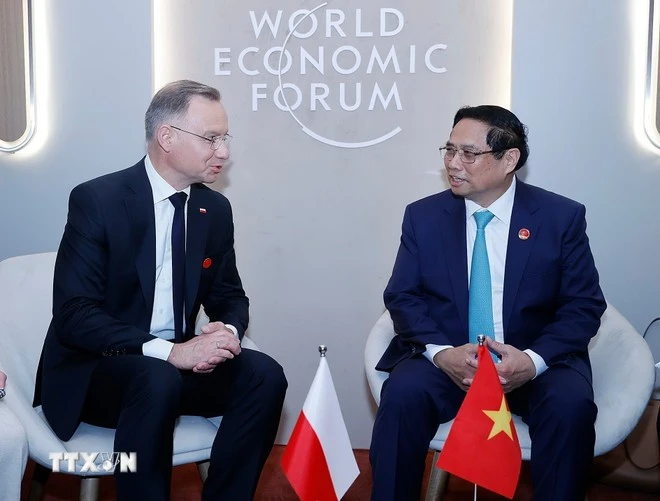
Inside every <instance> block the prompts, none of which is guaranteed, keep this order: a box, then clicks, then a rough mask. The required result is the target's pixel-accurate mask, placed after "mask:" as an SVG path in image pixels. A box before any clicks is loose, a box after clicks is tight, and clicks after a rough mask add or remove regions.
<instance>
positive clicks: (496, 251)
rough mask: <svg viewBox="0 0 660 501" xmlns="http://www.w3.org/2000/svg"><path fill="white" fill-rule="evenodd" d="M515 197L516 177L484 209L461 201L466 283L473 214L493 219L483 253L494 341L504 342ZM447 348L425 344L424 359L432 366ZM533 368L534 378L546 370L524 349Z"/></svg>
mask: <svg viewBox="0 0 660 501" xmlns="http://www.w3.org/2000/svg"><path fill="white" fill-rule="evenodd" d="M515 194H516V177H515V176H514V177H513V181H512V183H511V186H509V189H508V190H506V191H505V192H504V194H502V196H501V197H500V198H498V199H497V200H495V201H494V202H493V203H492V204H491V205H490V206H489V207H488V208H487V209H486V208H484V207H481V206H480V205H478V204H477V203H475V202H473V201H472V200H468V199H465V239H466V244H467V245H466V247H467V262H468V269H467V273H468V283H470V273H471V263H472V249H473V248H474V240H475V238H476V236H477V222H476V221H475V219H474V213H475V212H479V211H485V210H488V211H490V212H491V213H493V215H494V216H495V217H494V218H493V219H492V220H491V221H490V223H488V225H486V229H485V232H486V250H487V251H488V264H489V266H490V283H491V292H492V305H493V324H494V328H495V341H498V342H500V343H504V342H505V340H504V323H503V319H502V303H503V299H504V270H505V267H506V251H507V247H508V243H509V226H510V224H511V213H512V212H513V201H514V199H515ZM447 348H451V346H449V345H437V344H427V345H426V351H425V352H424V356H425V357H426V358H428V359H429V360H430V361H431V362H432V363H434V362H433V357H434V356H435V355H436V354H437V353H438V352H440V351H442V350H445V349H447ZM525 353H527V354H528V355H529V356H530V358H531V359H532V361H533V362H534V366H535V367H536V376H538V375H540V374H542V373H543V372H545V370H546V369H547V368H548V366H547V365H546V363H545V361H544V360H543V358H541V356H540V355H538V354H537V353H535V352H534V351H532V350H529V349H527V350H525Z"/></svg>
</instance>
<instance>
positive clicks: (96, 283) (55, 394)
mask: <svg viewBox="0 0 660 501" xmlns="http://www.w3.org/2000/svg"><path fill="white" fill-rule="evenodd" d="M186 239H187V241H186V272H185V273H186V275H185V276H186V281H185V318H186V332H185V334H184V337H185V338H186V339H188V338H190V337H191V336H193V335H194V327H195V319H196V317H197V314H198V312H199V308H200V305H201V304H203V305H204V309H205V311H206V313H207V315H208V316H209V318H210V319H211V320H212V321H213V320H220V321H222V322H225V323H229V324H232V325H234V326H235V327H236V328H237V330H238V333H239V336H240V337H242V336H243V334H244V332H245V329H246V328H247V323H248V299H247V297H246V296H245V292H244V291H243V287H242V285H241V280H240V277H239V275H238V271H237V269H236V261H235V255H234V226H233V221H232V213H231V206H230V204H229V201H228V200H227V199H226V198H225V197H224V196H222V195H221V194H220V193H217V192H215V191H213V190H211V189H209V188H208V187H206V186H204V185H202V184H195V185H192V186H191V190H190V198H189V200H188V212H187V230H186ZM207 258H208V259H210V266H208V264H209V261H208V259H207ZM205 260H206V266H205V265H204V262H205ZM155 282H156V228H155V219H154V203H153V195H152V191H151V185H150V183H149V179H148V177H147V173H146V170H145V166H144V160H141V161H140V162H138V163H137V164H136V165H134V166H133V167H130V168H128V169H125V170H122V171H119V172H115V173H113V174H109V175H106V176H102V177H100V178H97V179H93V180H91V181H88V182H86V183H83V184H81V185H79V186H77V187H76V188H74V189H73V191H72V192H71V196H70V198H69V213H68V218H67V224H66V227H65V229H64V235H63V237H62V241H61V243H60V247H59V250H58V254H57V260H56V263H55V277H54V284H53V319H52V322H51V324H50V327H49V329H48V333H47V335H46V340H45V343H44V349H43V352H42V359H41V363H40V367H39V374H38V375H37V387H36V389H35V401H34V404H35V405H38V404H40V403H41V404H42V405H43V409H44V413H45V415H46V417H47V418H48V422H49V423H50V425H51V426H52V428H53V430H54V431H55V432H56V433H57V435H58V436H59V437H60V438H61V439H63V440H68V439H69V438H70V437H71V435H72V434H73V433H74V431H75V429H76V427H77V426H78V424H79V422H80V413H81V410H82V407H83V403H84V401H85V396H86V393H87V387H88V384H89V379H90V377H91V374H92V372H93V371H94V368H95V367H96V364H97V363H98V361H99V360H100V359H101V357H106V356H122V355H127V354H142V345H143V344H144V343H146V342H147V341H150V340H152V339H154V336H153V335H151V334H149V329H150V325H151V314H152V309H153V301H154V288H155Z"/></svg>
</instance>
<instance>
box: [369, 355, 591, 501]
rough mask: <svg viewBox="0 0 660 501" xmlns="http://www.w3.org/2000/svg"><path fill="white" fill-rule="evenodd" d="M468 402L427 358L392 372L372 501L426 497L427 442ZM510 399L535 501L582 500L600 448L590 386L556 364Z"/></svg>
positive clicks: (374, 456)
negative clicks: (525, 432)
mask: <svg viewBox="0 0 660 501" xmlns="http://www.w3.org/2000/svg"><path fill="white" fill-rule="evenodd" d="M464 397H465V393H464V392H463V391H462V390H461V389H460V388H458V387H457V386H456V385H455V384H454V383H453V382H452V381H451V379H450V378H449V377H448V376H447V375H446V374H445V373H444V372H443V371H442V370H440V369H438V368H437V367H435V366H434V365H433V364H432V363H431V362H429V360H428V359H426V358H425V357H423V356H415V357H413V358H409V359H407V360H404V361H402V362H400V363H399V364H397V365H396V366H395V367H394V369H393V370H392V372H391V374H390V376H389V378H388V379H387V380H386V381H385V383H384V384H383V388H382V390H381V401H380V406H379V408H378V412H377V414H376V421H375V423H374V429H373V435H372V441H371V448H370V453H369V456H370V461H371V466H372V475H373V491H372V496H371V499H372V501H416V500H418V499H420V496H421V487H422V480H423V475H424V467H425V459H426V455H427V453H428V448H429V442H430V441H431V439H432V438H433V437H434V436H435V434H436V432H437V429H438V426H439V425H440V424H441V423H445V422H447V421H449V420H451V419H453V418H454V417H455V416H456V414H457V412H458V409H459V408H460V406H461V403H462V401H463V398H464ZM507 401H508V403H509V407H510V409H511V411H512V412H513V413H515V414H518V415H519V416H521V417H522V418H523V420H524V421H525V422H526V423H527V424H528V425H529V432H530V437H531V439H532V454H531V472H532V484H533V500H534V501H546V500H547V501H556V500H558V499H561V500H562V501H573V500H575V501H582V500H583V499H584V496H585V493H586V490H587V485H588V478H589V468H590V465H591V462H592V459H593V452H594V443H595V431H594V423H595V421H596V413H597V409H596V405H595V403H594V401H593V389H592V386H591V383H590V382H589V381H587V380H586V379H585V378H584V376H583V375H582V374H580V373H579V372H578V371H576V370H574V369H573V368H571V367H570V366H568V365H555V366H552V367H550V368H549V369H548V370H547V371H546V372H544V373H543V374H541V375H540V376H539V377H537V378H535V379H533V380H532V381H529V382H528V383H526V384H525V385H523V386H522V387H520V388H518V389H516V390H514V391H512V392H511V393H508V394H507ZM494 460H497V459H496V458H494ZM433 467H435V465H434V466H433Z"/></svg>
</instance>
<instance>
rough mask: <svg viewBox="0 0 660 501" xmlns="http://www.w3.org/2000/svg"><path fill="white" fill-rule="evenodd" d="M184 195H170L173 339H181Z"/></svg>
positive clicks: (184, 231) (183, 274) (183, 272)
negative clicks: (171, 206)
mask: <svg viewBox="0 0 660 501" xmlns="http://www.w3.org/2000/svg"><path fill="white" fill-rule="evenodd" d="M186 198H188V195H186V194H185V193H184V192H182V191H180V192H178V193H175V194H174V195H172V196H171V197H170V202H171V203H172V205H173V206H174V220H173V221H172V299H173V301H174V302H173V306H174V341H175V342H177V343H180V342H182V341H183V292H184V284H185V281H186V222H185V216H184V208H185V206H186Z"/></svg>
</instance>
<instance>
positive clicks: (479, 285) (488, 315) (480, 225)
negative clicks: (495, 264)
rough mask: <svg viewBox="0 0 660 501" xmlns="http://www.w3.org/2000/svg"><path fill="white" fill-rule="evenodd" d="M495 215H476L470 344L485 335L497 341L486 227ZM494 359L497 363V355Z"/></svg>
mask: <svg viewBox="0 0 660 501" xmlns="http://www.w3.org/2000/svg"><path fill="white" fill-rule="evenodd" d="M494 216H495V215H494V214H493V213H492V212H489V211H481V212H475V213H474V219H475V221H476V222H477V236H476V238H475V239H474V249H473V250H472V265H471V268H470V298H469V299H470V302H469V307H468V325H469V330H470V343H474V344H477V336H478V335H479V334H483V335H484V336H488V337H490V338H491V339H495V326H494V324H493V299H492V298H493V296H492V288H491V283H490V265H489V264H488V250H487V249H486V225H487V224H488V223H490V221H491V220H492V219H493V217H494ZM493 359H494V360H495V361H497V357H496V355H494V354H493Z"/></svg>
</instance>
